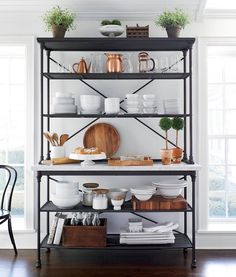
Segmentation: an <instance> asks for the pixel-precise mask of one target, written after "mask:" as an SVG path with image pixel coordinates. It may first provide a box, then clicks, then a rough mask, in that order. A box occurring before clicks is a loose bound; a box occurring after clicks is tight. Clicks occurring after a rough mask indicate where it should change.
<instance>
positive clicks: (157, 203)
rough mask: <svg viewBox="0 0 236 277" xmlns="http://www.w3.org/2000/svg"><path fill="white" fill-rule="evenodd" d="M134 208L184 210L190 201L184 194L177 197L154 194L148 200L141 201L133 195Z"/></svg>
mask: <svg viewBox="0 0 236 277" xmlns="http://www.w3.org/2000/svg"><path fill="white" fill-rule="evenodd" d="M132 205H133V210H184V209H187V207H188V203H187V200H186V199H184V198H183V196H181V195H179V196H178V197H177V198H164V197H162V196H160V195H153V196H152V198H150V199H149V200H147V201H140V200H138V199H137V198H136V197H135V196H133V197H132Z"/></svg>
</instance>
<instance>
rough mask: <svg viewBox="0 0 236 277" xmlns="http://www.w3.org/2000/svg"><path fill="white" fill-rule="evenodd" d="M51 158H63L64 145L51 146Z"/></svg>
mask: <svg viewBox="0 0 236 277" xmlns="http://www.w3.org/2000/svg"><path fill="white" fill-rule="evenodd" d="M50 156H51V159H54V158H64V157H65V147H64V146H51V154H50Z"/></svg>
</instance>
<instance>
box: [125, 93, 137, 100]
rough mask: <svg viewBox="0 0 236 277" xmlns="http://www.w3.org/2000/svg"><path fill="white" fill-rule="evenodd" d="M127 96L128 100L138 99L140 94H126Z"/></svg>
mask: <svg viewBox="0 0 236 277" xmlns="http://www.w3.org/2000/svg"><path fill="white" fill-rule="evenodd" d="M126 98H127V99H128V100H132V101H138V99H139V96H138V94H126Z"/></svg>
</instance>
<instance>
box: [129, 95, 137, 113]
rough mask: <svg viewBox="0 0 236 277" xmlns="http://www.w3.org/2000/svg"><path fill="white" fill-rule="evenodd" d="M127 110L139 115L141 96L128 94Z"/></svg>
mask: <svg viewBox="0 0 236 277" xmlns="http://www.w3.org/2000/svg"><path fill="white" fill-rule="evenodd" d="M126 98H127V100H126V109H127V112H128V113H139V112H140V106H139V96H138V95H137V94H126Z"/></svg>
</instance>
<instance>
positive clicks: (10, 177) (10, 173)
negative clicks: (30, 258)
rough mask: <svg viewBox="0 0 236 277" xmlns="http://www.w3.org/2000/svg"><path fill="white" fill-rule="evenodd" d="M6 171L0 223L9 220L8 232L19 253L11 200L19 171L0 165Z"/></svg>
mask: <svg viewBox="0 0 236 277" xmlns="http://www.w3.org/2000/svg"><path fill="white" fill-rule="evenodd" d="M4 171H5V172H6V174H7V175H6V185H5V188H4V191H3V194H2V200H1V206H0V225H1V224H2V223H4V222H5V221H8V232H9V236H10V239H11V242H12V245H13V247H14V251H15V255H17V249H16V244H15V240H14V237H13V233H12V226H11V201H12V195H13V190H14V187H15V184H16V179H17V172H16V170H15V168H13V167H11V166H9V165H0V172H1V173H2V172H4Z"/></svg>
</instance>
